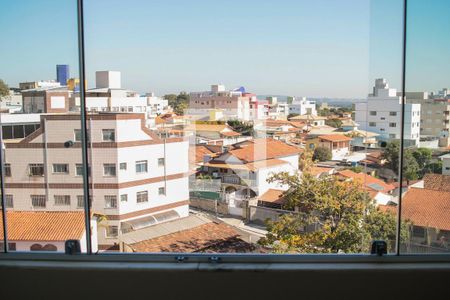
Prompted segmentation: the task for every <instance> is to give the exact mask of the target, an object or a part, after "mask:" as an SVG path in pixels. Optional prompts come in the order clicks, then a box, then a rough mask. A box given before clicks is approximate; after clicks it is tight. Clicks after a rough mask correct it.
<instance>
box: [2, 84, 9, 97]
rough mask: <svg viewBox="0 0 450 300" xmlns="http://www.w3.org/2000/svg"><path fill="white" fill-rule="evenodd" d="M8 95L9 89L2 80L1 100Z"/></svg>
mask: <svg viewBox="0 0 450 300" xmlns="http://www.w3.org/2000/svg"><path fill="white" fill-rule="evenodd" d="M8 95H9V87H8V85H7V84H6V83H5V82H4V81H3V80H2V79H0V98H1V97H4V96H8Z"/></svg>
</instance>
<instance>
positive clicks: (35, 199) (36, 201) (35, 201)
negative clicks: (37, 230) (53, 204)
mask: <svg viewBox="0 0 450 300" xmlns="http://www.w3.org/2000/svg"><path fill="white" fill-rule="evenodd" d="M45 202H46V201H45V195H31V205H32V206H33V208H45V204H46V203H45Z"/></svg>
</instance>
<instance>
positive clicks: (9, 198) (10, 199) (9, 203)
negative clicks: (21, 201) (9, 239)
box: [0, 195, 14, 250]
mask: <svg viewBox="0 0 450 300" xmlns="http://www.w3.org/2000/svg"><path fill="white" fill-rule="evenodd" d="M5 202H6V203H5V205H6V208H12V207H13V206H14V203H13V195H5ZM1 208H2V202H1V201H0V209H1ZM0 250H1V248H0Z"/></svg>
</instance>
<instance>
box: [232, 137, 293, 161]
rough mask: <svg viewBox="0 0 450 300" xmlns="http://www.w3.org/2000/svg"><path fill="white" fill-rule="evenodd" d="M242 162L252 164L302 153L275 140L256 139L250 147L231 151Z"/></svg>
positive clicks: (246, 146)
mask: <svg viewBox="0 0 450 300" xmlns="http://www.w3.org/2000/svg"><path fill="white" fill-rule="evenodd" d="M229 153H230V154H231V155H233V156H234V157H236V158H238V159H239V160H241V161H245V162H252V161H258V160H265V159H271V158H277V157H283V156H289V155H295V154H298V153H300V149H299V148H297V147H294V146H290V145H288V144H286V143H284V142H282V141H277V140H274V139H255V140H253V141H252V142H251V143H249V144H248V145H244V146H241V147H240V148H237V149H234V150H230V151H229Z"/></svg>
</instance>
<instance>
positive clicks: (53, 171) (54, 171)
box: [52, 163, 70, 175]
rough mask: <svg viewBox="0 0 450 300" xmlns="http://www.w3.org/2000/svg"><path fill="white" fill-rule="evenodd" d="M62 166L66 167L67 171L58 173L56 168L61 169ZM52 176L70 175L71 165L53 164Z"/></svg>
mask: <svg viewBox="0 0 450 300" xmlns="http://www.w3.org/2000/svg"><path fill="white" fill-rule="evenodd" d="M61 166H64V168H63V169H66V170H65V171H58V170H55V167H61ZM52 174H54V175H68V174H70V167H69V164H64V163H62V164H60V163H53V164H52Z"/></svg>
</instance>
